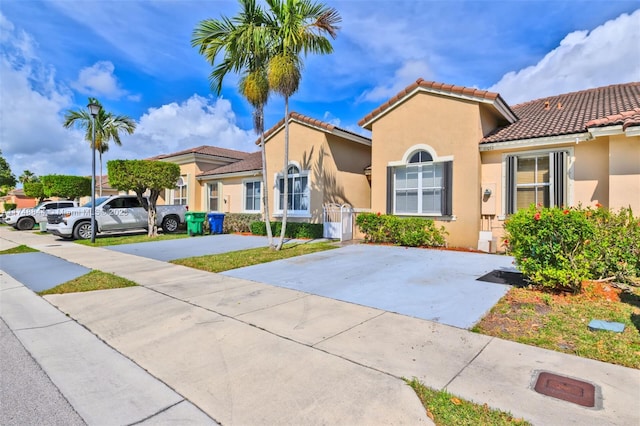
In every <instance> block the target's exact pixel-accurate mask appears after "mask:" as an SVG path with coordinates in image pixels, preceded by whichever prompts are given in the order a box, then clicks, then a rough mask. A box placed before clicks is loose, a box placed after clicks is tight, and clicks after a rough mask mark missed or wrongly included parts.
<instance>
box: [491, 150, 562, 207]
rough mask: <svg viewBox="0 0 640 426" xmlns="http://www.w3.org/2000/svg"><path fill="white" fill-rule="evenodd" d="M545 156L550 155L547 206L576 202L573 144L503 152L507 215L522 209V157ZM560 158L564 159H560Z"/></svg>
mask: <svg viewBox="0 0 640 426" xmlns="http://www.w3.org/2000/svg"><path fill="white" fill-rule="evenodd" d="M544 156H547V157H548V158H549V184H548V187H549V206H545V207H556V206H557V207H561V206H571V205H573V161H574V155H573V148H572V147H563V148H556V149H543V150H532V151H522V152H511V153H505V154H503V155H502V193H503V194H504V196H503V197H502V211H503V218H504V217H507V216H509V215H511V214H514V213H516V212H517V211H518V207H517V187H518V184H517V173H518V171H517V166H518V158H540V157H544ZM558 160H560V161H561V162H560V163H559V162H558ZM559 175H561V176H562V181H561V182H559V181H558V180H557V176H559ZM527 207H528V206H527ZM524 208H526V207H524Z"/></svg>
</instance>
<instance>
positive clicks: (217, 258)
mask: <svg viewBox="0 0 640 426" xmlns="http://www.w3.org/2000/svg"><path fill="white" fill-rule="evenodd" d="M334 248H337V246H336V245H335V244H334V243H328V242H318V243H303V244H285V245H284V246H282V249H281V250H279V251H276V250H273V249H270V248H268V247H260V248H255V249H249V250H240V251H233V252H229V253H220V254H212V255H206V256H196V257H187V258H184V259H176V260H172V261H171V263H175V264H177V265H183V266H188V267H190V268H195V269H201V270H203V271H208V272H223V271H228V270H231V269H236V268H242V267H245V266H251V265H258V264H260V263H267V262H272V261H274V260H280V259H287V258H290V257H295V256H302V255H304V254H310V253H315V252H318V251H324V250H331V249H334Z"/></svg>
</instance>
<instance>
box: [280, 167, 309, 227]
mask: <svg viewBox="0 0 640 426" xmlns="http://www.w3.org/2000/svg"><path fill="white" fill-rule="evenodd" d="M277 181H278V186H277V194H276V202H277V205H276V211H280V212H282V210H283V207H284V177H283V176H282V175H278V177H277ZM287 191H288V196H287V201H288V202H287V213H291V214H292V215H308V214H309V213H310V209H309V204H310V203H309V171H308V170H302V171H301V170H300V168H299V167H298V166H296V165H295V164H290V165H289V167H287Z"/></svg>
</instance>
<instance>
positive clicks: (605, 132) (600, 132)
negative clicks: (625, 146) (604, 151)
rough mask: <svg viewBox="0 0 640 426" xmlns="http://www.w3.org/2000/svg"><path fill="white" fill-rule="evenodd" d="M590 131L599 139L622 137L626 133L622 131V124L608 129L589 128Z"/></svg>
mask: <svg viewBox="0 0 640 426" xmlns="http://www.w3.org/2000/svg"><path fill="white" fill-rule="evenodd" d="M588 130H589V133H591V135H592V136H593V137H594V138H599V137H601V136H613V135H621V134H623V133H624V131H623V130H622V124H618V125H616V126H607V127H589V128H588Z"/></svg>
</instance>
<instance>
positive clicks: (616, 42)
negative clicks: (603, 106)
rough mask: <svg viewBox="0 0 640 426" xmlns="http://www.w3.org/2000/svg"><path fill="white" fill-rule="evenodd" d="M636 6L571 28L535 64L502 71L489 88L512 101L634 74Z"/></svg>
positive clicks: (639, 36) (637, 61)
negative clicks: (582, 27) (599, 22)
mask: <svg viewBox="0 0 640 426" xmlns="http://www.w3.org/2000/svg"><path fill="white" fill-rule="evenodd" d="M638 46H640V10H637V11H635V12H633V13H632V14H630V15H629V14H626V13H625V14H622V15H620V16H619V17H618V18H616V19H613V20H611V21H608V22H606V23H604V24H602V25H600V26H599V27H597V28H595V29H594V30H593V31H591V32H589V31H574V32H572V33H570V34H568V35H567V36H566V37H565V38H564V39H563V40H562V41H561V42H560V45H559V46H558V47H557V48H555V49H554V50H552V51H551V52H549V53H548V54H547V55H546V56H545V57H544V58H542V59H541V60H540V61H539V62H538V63H537V64H536V65H533V66H530V67H527V68H524V69H522V70H520V71H512V72H509V73H507V74H505V75H504V76H503V77H502V78H501V79H500V81H498V82H497V83H496V84H494V85H493V86H491V87H490V88H489V90H491V91H494V92H498V93H500V94H501V95H502V96H503V97H504V98H505V99H506V101H507V102H508V103H510V104H516V103H520V102H524V101H529V100H533V99H539V98H542V97H544V96H549V95H556V94H561V93H568V92H572V91H577V90H583V89H587V88H591V87H599V86H606V85H609V84H615V83H626V82H630V81H638V80H640V51H639V47H638Z"/></svg>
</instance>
